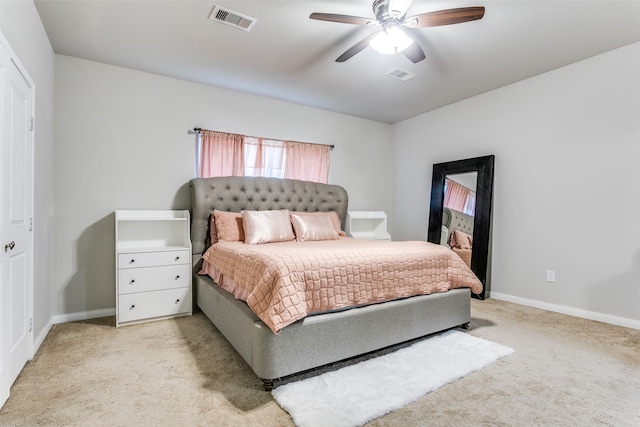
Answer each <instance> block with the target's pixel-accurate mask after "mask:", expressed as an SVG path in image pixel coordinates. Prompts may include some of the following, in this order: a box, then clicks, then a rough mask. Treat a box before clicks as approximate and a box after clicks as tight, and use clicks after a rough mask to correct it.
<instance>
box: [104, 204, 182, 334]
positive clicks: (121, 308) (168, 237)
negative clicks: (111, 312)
mask: <svg viewBox="0 0 640 427" xmlns="http://www.w3.org/2000/svg"><path fill="white" fill-rule="evenodd" d="M115 225H116V327H118V326H124V325H129V324H133V323H141V322H146V321H150V320H158V319H164V318H169V317H176V316H188V315H191V313H192V311H191V310H192V308H191V302H192V301H191V240H190V235H189V229H190V228H189V227H190V226H189V211H186V210H185V211H171V210H163V211H156V210H153V211H130V210H128V211H125V210H119V211H116V224H115Z"/></svg>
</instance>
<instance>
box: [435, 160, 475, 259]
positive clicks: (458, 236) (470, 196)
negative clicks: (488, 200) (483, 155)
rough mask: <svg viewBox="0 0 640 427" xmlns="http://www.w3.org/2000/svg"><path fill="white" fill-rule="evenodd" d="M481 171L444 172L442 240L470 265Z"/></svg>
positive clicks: (442, 243) (442, 242)
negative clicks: (478, 182)
mask: <svg viewBox="0 0 640 427" xmlns="http://www.w3.org/2000/svg"><path fill="white" fill-rule="evenodd" d="M477 179H478V173H477V172H469V173H460V174H450V175H446V176H445V180H444V201H443V203H442V205H443V206H442V235H441V238H440V244H441V245H443V246H447V247H449V248H451V250H453V251H454V252H455V253H457V254H458V255H459V256H460V258H462V260H463V261H464V262H465V263H466V264H467V265H468V266H469V267H471V253H472V250H473V222H474V216H475V210H476V186H477Z"/></svg>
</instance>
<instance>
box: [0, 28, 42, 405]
mask: <svg viewBox="0 0 640 427" xmlns="http://www.w3.org/2000/svg"><path fill="white" fill-rule="evenodd" d="M5 52H6V56H5ZM5 60H6V63H5ZM11 63H13V64H15V67H16V68H17V70H18V72H20V74H22V76H23V77H24V79H25V80H26V82H27V84H28V85H29V87H30V88H31V100H30V101H31V111H30V114H31V117H32V122H31V130H30V132H29V133H28V144H29V145H30V147H29V156H30V158H29V159H28V162H29V163H30V169H31V170H30V171H29V175H30V176H29V180H30V184H29V187H30V188H29V192H30V194H29V196H28V197H29V199H30V212H29V216H30V218H31V221H32V222H31V230H30V233H29V242H28V244H29V253H28V254H27V263H28V266H27V305H26V311H25V317H26V318H25V321H26V322H27V324H28V325H29V331H28V334H29V336H28V340H27V341H28V342H27V346H28V348H27V353H28V360H31V359H32V358H33V355H34V354H33V353H34V341H33V339H34V330H33V277H34V254H33V252H34V232H33V229H34V223H33V214H34V211H35V210H34V202H35V197H34V196H35V195H34V188H35V185H34V180H35V126H34V122H35V94H36V85H35V83H34V81H33V79H32V78H31V76H30V75H29V73H28V72H27V69H26V67H25V66H24V65H23V64H22V62H21V61H20V59H19V58H18V56H17V55H16V53H15V51H14V50H13V49H12V48H11V45H10V44H9V42H8V41H7V39H6V38H5V36H4V34H3V33H2V31H0V74H1V75H0V85H1V87H0V94H2V95H3V96H1V97H0V99H5V94H4V90H5V79H7V78H8V73H7V69H8V67H9V66H10V65H11ZM4 120H5V111H4V103H3V102H2V103H0V162H1V161H2V160H1V159H3V158H4V155H5V154H6V153H5V149H6V145H5V144H6V141H5V140H4V126H5V123H4ZM1 181H2V178H1V177H0V182H1ZM0 226H1V224H0ZM4 234H5V231H4V230H1V229H0V238H2V237H4ZM0 250H2V248H0ZM3 268H5V266H3V265H2V263H1V262H0V271H2V269H3ZM3 289H4V285H3V284H2V275H1V274H0V408H1V407H2V406H3V405H4V403H5V402H6V400H7V399H8V398H9V394H10V390H11V386H12V385H13V381H12V382H11V383H9V379H8V378H7V373H6V371H7V366H8V362H9V361H8V352H9V343H8V342H7V335H8V333H7V329H6V326H4V325H6V323H7V322H4V321H1V320H3V319H4V318H5V316H6V315H8V313H5V311H7V312H8V310H7V307H5V306H4V305H3V301H7V300H8V299H7V298H6V296H5V295H3V293H4V291H3Z"/></svg>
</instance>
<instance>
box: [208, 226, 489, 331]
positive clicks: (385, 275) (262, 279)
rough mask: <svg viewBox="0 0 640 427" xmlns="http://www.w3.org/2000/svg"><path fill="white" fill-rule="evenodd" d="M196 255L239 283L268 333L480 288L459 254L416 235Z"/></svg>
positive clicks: (237, 247)
mask: <svg viewBox="0 0 640 427" xmlns="http://www.w3.org/2000/svg"><path fill="white" fill-rule="evenodd" d="M203 258H204V260H205V261H207V262H208V263H209V264H211V266H212V267H213V268H214V269H215V270H216V271H217V272H218V273H219V274H221V275H222V276H223V277H228V278H229V279H232V280H233V282H235V285H237V286H240V287H242V288H244V290H243V292H242V294H243V295H246V302H247V304H248V305H249V307H251V309H252V310H253V311H254V312H255V313H256V315H257V316H258V317H259V318H260V319H261V320H262V321H263V322H264V323H265V324H266V325H267V326H268V327H269V328H271V330H272V331H273V332H274V333H278V332H279V331H280V330H281V329H282V328H284V327H285V326H287V325H289V324H291V323H293V322H295V321H296V320H299V319H302V318H304V317H305V316H307V315H308V314H311V313H318V312H324V311H329V310H335V309H339V308H345V307H351V306H357V305H363V304H371V303H376V302H384V301H389V300H393V299H397V298H403V297H410V296H415V295H424V294H431V293H434V292H446V291H448V290H449V289H453V288H461V287H469V288H471V290H472V292H474V293H480V292H481V291H482V283H481V282H480V281H479V280H478V278H477V277H476V276H475V274H474V273H473V272H472V271H471V270H470V269H469V267H467V265H466V264H465V263H464V262H463V261H462V259H460V257H459V256H458V255H456V254H455V253H454V252H453V251H451V250H450V249H449V248H446V247H444V246H440V245H436V244H432V243H428V242H423V241H411V242H388V241H373V240H363V239H354V238H350V237H341V238H340V239H339V240H325V241H310V242H295V241H293V242H280V243H267V244H262V245H248V244H245V243H242V242H218V243H216V244H214V245H212V246H211V247H210V248H209V249H208V250H207V251H206V253H205V254H204V255H203Z"/></svg>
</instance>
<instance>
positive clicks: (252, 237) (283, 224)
mask: <svg viewBox="0 0 640 427" xmlns="http://www.w3.org/2000/svg"><path fill="white" fill-rule="evenodd" d="M242 224H243V226H244V242H245V243H248V244H250V245H255V244H259V243H272V242H287V241H289V240H295V238H296V236H295V235H294V234H293V229H292V228H291V220H290V219H289V211H288V210H286V209H282V210H277V211H242ZM218 233H219V231H218Z"/></svg>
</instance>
